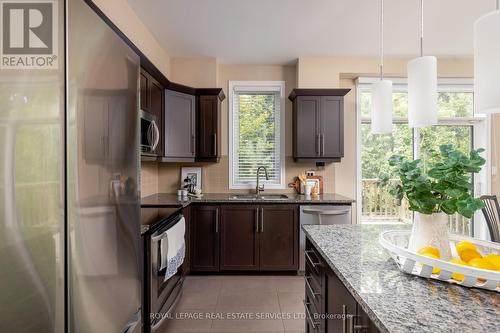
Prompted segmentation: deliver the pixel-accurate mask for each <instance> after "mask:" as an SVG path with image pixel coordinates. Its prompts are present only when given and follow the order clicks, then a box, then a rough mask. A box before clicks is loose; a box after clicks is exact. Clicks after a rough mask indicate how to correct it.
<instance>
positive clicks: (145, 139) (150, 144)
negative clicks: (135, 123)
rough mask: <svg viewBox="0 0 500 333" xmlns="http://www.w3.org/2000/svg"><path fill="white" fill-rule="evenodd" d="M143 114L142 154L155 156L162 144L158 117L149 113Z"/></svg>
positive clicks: (142, 112)
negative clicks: (160, 143)
mask: <svg viewBox="0 0 500 333" xmlns="http://www.w3.org/2000/svg"><path fill="white" fill-rule="evenodd" d="M140 113H141V153H142V154H151V155H155V151H156V147H158V144H159V142H160V130H159V129H158V124H157V119H156V117H155V116H154V115H153V114H151V113H148V112H144V111H142V110H141V111H140Z"/></svg>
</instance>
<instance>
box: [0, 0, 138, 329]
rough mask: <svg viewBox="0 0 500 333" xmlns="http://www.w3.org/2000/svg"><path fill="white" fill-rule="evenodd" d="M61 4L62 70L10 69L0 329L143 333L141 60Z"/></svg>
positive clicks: (81, 11) (0, 94)
mask: <svg viewBox="0 0 500 333" xmlns="http://www.w3.org/2000/svg"><path fill="white" fill-rule="evenodd" d="M11 2H12V1H11ZM52 4H53V6H54V7H55V8H54V10H52V15H53V16H51V20H52V22H53V24H52V27H53V28H54V29H56V32H54V34H53V38H52V42H53V44H52V47H53V50H52V51H53V52H57V56H56V57H55V58H53V60H54V61H55V66H54V64H52V67H50V68H43V66H42V67H41V68H16V67H9V68H4V67H2V68H1V69H0V161H1V163H0V332H37V333H39V332H65V331H69V332H81V333H87V332H117V333H122V332H140V331H141V317H140V313H141V312H140V308H141V254H140V229H139V228H140V227H139V223H140V222H139V220H140V194H139V163H140V162H139V143H138V140H139V133H138V131H139V127H138V121H139V114H138V77H139V57H138V56H137V55H136V54H135V53H134V52H133V51H132V49H131V48H129V47H128V46H127V44H126V43H124V42H123V41H122V40H121V39H120V38H119V37H118V35H117V34H115V32H114V31H113V30H112V29H111V28H110V27H108V26H107V25H106V24H105V23H104V22H103V21H102V19H101V18H100V17H99V16H98V15H97V14H96V13H95V12H94V11H93V10H92V9H91V8H90V7H89V6H88V5H87V4H86V3H85V2H84V1H83V0H67V1H57V0H55V1H53V2H52ZM40 8H41V9H40V13H41V14H45V12H44V11H43V10H44V8H42V7H40ZM3 10H4V11H3V12H4V14H5V13H6V12H8V10H10V9H9V8H7V7H3ZM20 10H27V7H23V8H21V9H19V10H18V11H17V13H22V11H20ZM35 11H36V8H35ZM26 13H27V14H25V18H26V17H28V18H29V19H31V18H30V17H29V15H31V14H32V12H29V11H26ZM14 14H15V13H14ZM5 15H7V14H5ZM5 15H4V16H3V17H4V18H5ZM26 15H28V16H26ZM12 17H14V18H15V16H12ZM11 19H12V18H11ZM43 19H46V18H45V17H43ZM28 21H29V20H28ZM29 22H35V21H29ZM30 24H31V23H30ZM3 27H4V28H5V25H4V26H3ZM12 27H14V28H15V24H14V25H13V24H11V25H10V28H11V29H13V28H12ZM30 29H31V28H30V27H28V30H25V31H28V33H29V34H30V35H29V36H30V37H29V38H33V37H32V34H31V32H32V31H33V33H34V34H35V35H37V34H38V35H39V37H40V40H42V41H43V40H44V39H43V38H44V36H45V35H43V34H42V33H40V32H39V31H38V32H37V30H36V29H33V30H32V31H31V30H30ZM4 36H5V34H4ZM11 36H14V35H11ZM45 37H46V36H45ZM27 40H29V41H30V42H31V40H32V39H25V41H27ZM33 40H35V39H33ZM4 44H5V42H4ZM46 44H47V43H45V44H40V43H38V44H36V43H34V45H37V46H38V47H40V45H42V46H43V45H46ZM12 45H14V46H15V43H14V44H12ZM25 46H26V45H25ZM4 51H5V50H4Z"/></svg>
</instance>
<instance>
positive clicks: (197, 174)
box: [181, 167, 201, 190]
mask: <svg viewBox="0 0 500 333" xmlns="http://www.w3.org/2000/svg"><path fill="white" fill-rule="evenodd" d="M186 178H187V179H190V180H191V183H192V184H193V187H195V188H199V189H200V190H201V168H193V167H189V168H188V167H183V168H182V169H181V185H182V186H183V185H184V183H185V182H184V180H185V179H186Z"/></svg>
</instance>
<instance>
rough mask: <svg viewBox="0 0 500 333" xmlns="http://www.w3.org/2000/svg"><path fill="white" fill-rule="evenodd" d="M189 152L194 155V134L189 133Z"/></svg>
mask: <svg viewBox="0 0 500 333" xmlns="http://www.w3.org/2000/svg"><path fill="white" fill-rule="evenodd" d="M191 154H192V155H194V134H191Z"/></svg>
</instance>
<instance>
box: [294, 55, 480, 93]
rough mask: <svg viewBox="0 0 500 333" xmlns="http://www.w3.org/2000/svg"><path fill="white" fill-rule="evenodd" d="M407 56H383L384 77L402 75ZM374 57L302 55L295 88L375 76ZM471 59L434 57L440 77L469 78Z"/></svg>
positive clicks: (331, 85) (329, 85) (327, 85)
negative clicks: (349, 78) (392, 57)
mask: <svg viewBox="0 0 500 333" xmlns="http://www.w3.org/2000/svg"><path fill="white" fill-rule="evenodd" d="M408 60H409V59H407V58H394V59H386V60H385V65H384V71H385V73H386V75H387V76H406V64H407V63H408ZM378 66H379V59H378V58H360V57H303V58H299V60H298V66H297V69H298V70H297V85H298V88H338V87H340V79H341V77H343V76H351V77H354V76H362V75H376V74H377V73H378V70H379V67H378ZM473 73H474V64H473V61H472V59H455V58H450V59H438V75H439V76H440V77H472V76H473Z"/></svg>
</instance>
